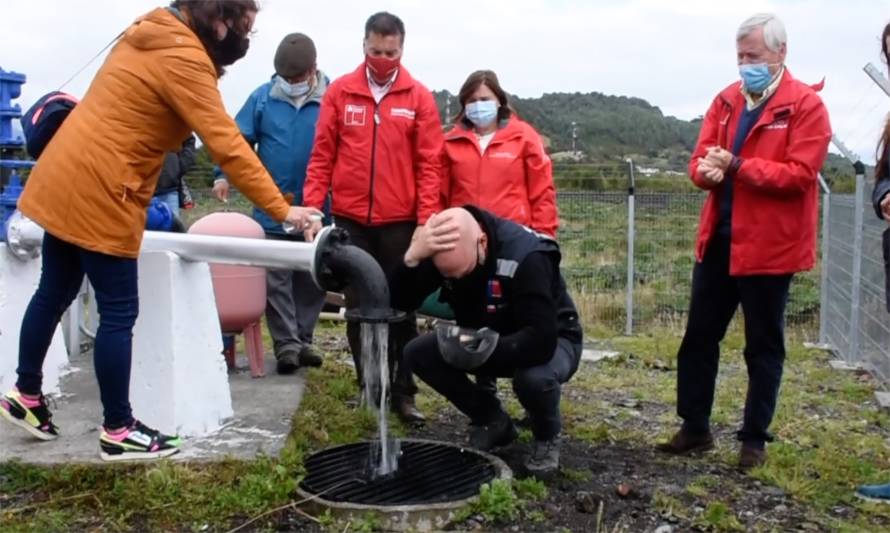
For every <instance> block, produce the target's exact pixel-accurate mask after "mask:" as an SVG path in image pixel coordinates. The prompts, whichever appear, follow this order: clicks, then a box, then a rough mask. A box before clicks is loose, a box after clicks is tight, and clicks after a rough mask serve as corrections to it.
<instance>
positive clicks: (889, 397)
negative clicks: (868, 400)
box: [875, 392, 890, 409]
mask: <svg viewBox="0 0 890 533" xmlns="http://www.w3.org/2000/svg"><path fill="white" fill-rule="evenodd" d="M875 399H876V400H877V401H878V405H880V406H881V409H890V392H875Z"/></svg>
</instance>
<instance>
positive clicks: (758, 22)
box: [736, 13, 788, 52]
mask: <svg viewBox="0 0 890 533" xmlns="http://www.w3.org/2000/svg"><path fill="white" fill-rule="evenodd" d="M757 28H763V40H764V42H765V43H766V47H767V48H769V49H770V50H771V51H773V52H778V51H779V49H781V48H782V45H783V44H785V43H787V42H788V34H786V33H785V25H784V24H782V21H781V20H779V17H777V16H775V15H774V14H772V13H758V14H756V15H754V16H753V17H751V18H749V19H748V20H746V21H745V22H742V25H741V26H739V31H738V33H737V34H736V41H740V40H742V39H744V38H745V37H747V36H748V35H749V34H750V33H751V32H752V31H754V30H756V29H757Z"/></svg>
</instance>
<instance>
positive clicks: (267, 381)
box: [0, 352, 305, 464]
mask: <svg viewBox="0 0 890 533" xmlns="http://www.w3.org/2000/svg"><path fill="white" fill-rule="evenodd" d="M238 363H239V365H240V364H244V365H245V367H244V368H239V369H238V370H237V371H235V372H234V373H231V374H229V385H230V387H231V393H232V407H233V408H234V412H235V416H234V417H233V418H232V419H231V420H229V421H228V422H227V423H226V424H224V425H223V427H222V428H221V429H219V430H217V431H216V432H214V433H212V434H210V435H206V436H203V437H195V438H190V439H187V440H186V441H185V443H184V445H183V450H182V451H181V452H180V453H178V454H177V455H175V456H173V457H172V458H171V459H172V460H175V461H185V460H197V461H206V460H218V459H223V458H226V457H233V458H240V459H250V458H253V457H255V456H256V455H257V454H263V455H277V454H278V453H279V451H280V450H281V448H282V447H283V446H284V443H285V440H286V438H287V435H288V432H289V431H290V427H291V417H292V416H293V414H294V412H295V411H296V410H297V407H299V405H300V401H301V400H302V398H303V388H304V387H303V385H304V383H305V377H304V374H303V372H302V371H301V372H298V373H297V374H295V375H292V376H279V375H278V374H276V373H275V362H274V360H272V359H270V358H268V357H267V359H266V377H264V378H257V379H254V378H251V377H250V372H249V371H248V369H247V368H246V360H245V359H244V357H243V356H241V357H239V358H238ZM61 391H62V392H61V396H60V397H57V398H55V402H56V406H55V407H53V405H52V404H50V409H51V410H52V411H53V420H54V421H55V423H56V425H58V426H59V428H60V429H61V432H62V436H61V437H59V438H58V439H56V440H54V441H50V442H42V441H39V440H37V439H34V438H32V437H31V436H30V435H28V434H27V433H26V432H25V431H23V430H21V429H19V428H17V427H15V426H12V425H11V424H8V423H6V422H5V421H3V420H2V419H0V462H3V461H9V460H20V461H22V462H28V463H35V464H65V463H98V462H102V461H101V459H99V425H100V424H101V422H102V406H101V404H100V403H99V387H98V385H97V384H96V377H95V374H94V373H93V362H92V352H87V353H85V354H82V355H79V356H76V357H74V358H73V359H72V360H71V366H70V368H69V370H68V372H67V374H65V375H63V377H62V380H61ZM135 415H136V416H137V417H138V416H139V413H135Z"/></svg>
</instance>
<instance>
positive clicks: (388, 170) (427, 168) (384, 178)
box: [303, 63, 442, 226]
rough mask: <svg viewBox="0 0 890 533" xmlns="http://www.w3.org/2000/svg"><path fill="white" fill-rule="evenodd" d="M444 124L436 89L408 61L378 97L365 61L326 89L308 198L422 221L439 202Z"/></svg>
mask: <svg viewBox="0 0 890 533" xmlns="http://www.w3.org/2000/svg"><path fill="white" fill-rule="evenodd" d="M441 150H442V126H441V122H440V120H439V111H438V109H437V108H436V103H435V101H434V100H433V95H432V93H430V91H429V90H428V89H427V88H426V87H424V86H423V85H421V84H420V83H418V82H416V81H415V80H414V79H413V78H412V77H411V75H410V74H408V71H407V70H406V69H405V68H404V67H400V68H399V75H398V77H397V78H396V80H395V83H394V84H393V86H392V88H390V91H389V93H387V94H386V96H384V97H383V99H382V100H381V101H380V103H379V104H376V103H375V102H374V97H373V96H372V95H371V90H370V89H369V88H368V78H367V75H366V71H365V65H364V63H363V64H362V65H361V66H359V68H357V69H356V70H355V71H354V72H352V73H350V74H347V75H345V76H342V77H341V78H339V79H337V80H336V81H334V83H332V84H331V86H330V87H328V90H327V92H326V93H325V95H324V99H323V100H322V104H321V111H320V114H319V117H318V124H317V126H316V132H315V146H314V147H313V149H312V156H311V157H310V159H309V168H308V169H307V172H306V182H305V184H304V185H303V204H304V205H307V206H311V207H317V208H319V209H321V207H322V206H323V204H324V200H325V197H326V196H327V194H328V191H331V193H332V195H333V204H332V206H331V212H332V213H333V214H334V215H339V216H343V217H347V218H349V219H352V220H354V221H356V222H359V223H361V224H367V225H370V226H376V225H381V224H388V223H390V222H404V221H416V222H417V223H418V224H423V223H424V222H426V219H428V218H429V217H430V215H432V214H433V213H434V212H435V211H437V210H438V209H439V154H440V152H441Z"/></svg>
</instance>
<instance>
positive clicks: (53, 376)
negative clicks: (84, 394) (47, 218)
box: [0, 243, 68, 394]
mask: <svg viewBox="0 0 890 533" xmlns="http://www.w3.org/2000/svg"><path fill="white" fill-rule="evenodd" d="M40 261H41V260H40V257H38V258H36V259H29V260H25V261H23V260H20V259H17V258H15V257H13V256H12V254H11V253H9V251H8V249H7V247H6V244H5V243H0V392H6V391H7V390H9V389H11V388H12V387H13V385H15V381H16V373H15V369H16V367H17V366H18V354H19V332H20V330H21V327H22V318H23V317H24V315H25V309H27V307H28V302H30V301H31V296H33V295H34V291H35V290H36V289H37V283H38V282H39V281H40V270H41V267H40V265H41V262H40ZM67 364H68V354H67V352H66V350H65V343H64V341H63V338H62V330H61V328H57V329H56V332H55V334H54V335H53V340H52V343H51V344H50V347H49V351H48V352H47V354H46V361H45V362H44V365H43V392H44V393H45V394H58V392H59V376H60V375H61V373H62V371H63V370H64V368H65V366H66V365H67Z"/></svg>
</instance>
